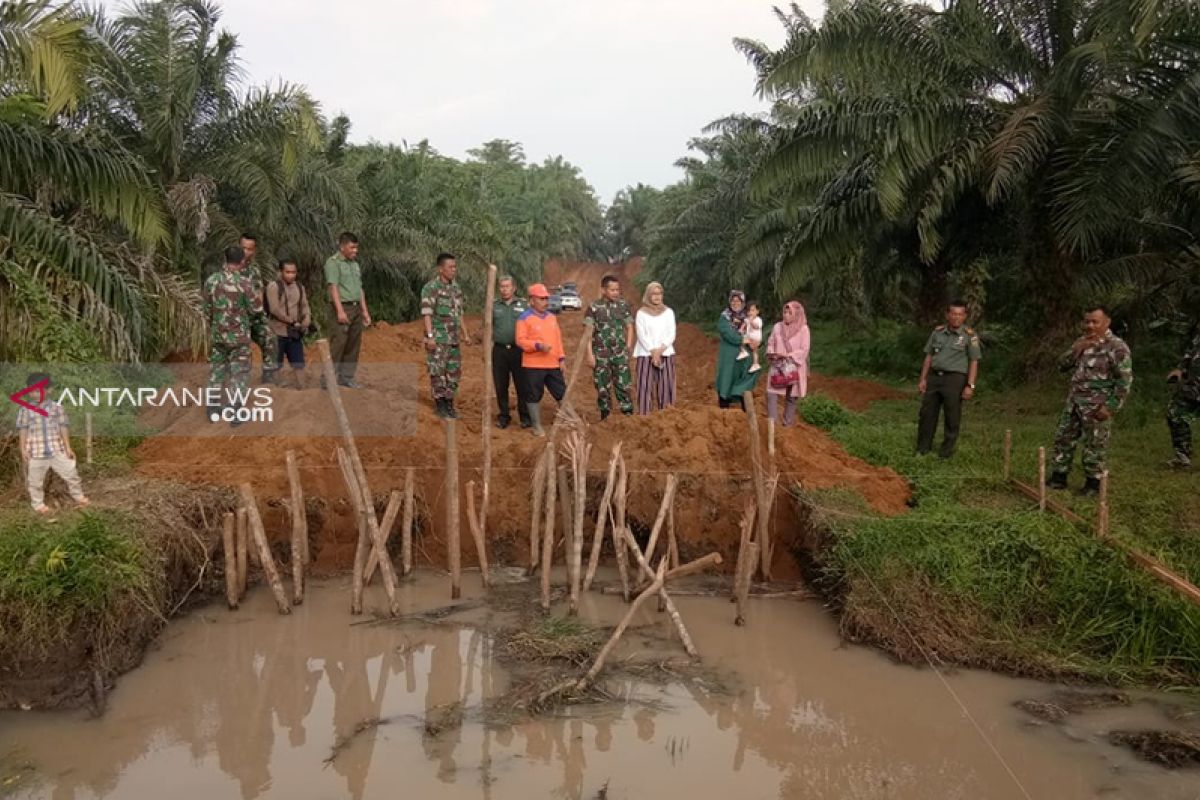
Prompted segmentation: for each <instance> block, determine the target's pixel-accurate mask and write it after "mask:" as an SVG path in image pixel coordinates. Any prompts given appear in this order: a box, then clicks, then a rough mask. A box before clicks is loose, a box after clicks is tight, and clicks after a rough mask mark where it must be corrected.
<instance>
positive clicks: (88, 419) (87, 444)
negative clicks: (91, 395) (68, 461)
mask: <svg viewBox="0 0 1200 800" xmlns="http://www.w3.org/2000/svg"><path fill="white" fill-rule="evenodd" d="M83 422H84V428H85V429H86V434H85V436H86V438H85V439H84V449H85V452H86V453H87V463H89V464H90V463H92V412H90V411H88V412H87V413H85V414H84V415H83Z"/></svg>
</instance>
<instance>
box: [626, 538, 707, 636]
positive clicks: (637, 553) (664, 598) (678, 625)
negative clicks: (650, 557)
mask: <svg viewBox="0 0 1200 800" xmlns="http://www.w3.org/2000/svg"><path fill="white" fill-rule="evenodd" d="M625 543H626V544H627V545H628V546H629V549H630V550H632V551H633V557H634V558H635V559H636V560H637V563H638V566H639V567H641V569H642V572H643V573H645V574H648V575H651V576H655V575H656V573H655V572H654V571H653V570H652V569H650V564H649V563H648V562H647V561H646V557H645V556H644V555H642V551H641V550H640V549H638V546H637V542H636V541H634V538H633V534H632V533H630V531H629V529H628V528H626V529H625ZM710 556H716V563H718V564H719V563H721V556H720V554H718V553H711V554H710ZM705 558H709V556H705ZM669 560H670V559H668V558H667V557H666V556H664V557H663V558H662V559H661V560H660V561H659V564H658V573H657V578H656V580H657V581H658V582H659V584H660V586H659V590H658V597H659V600H660V601H661V602H662V605H663V608H664V609H665V610H666V612H667V614H669V615H670V617H671V622H673V623H674V624H675V630H677V631H679V638H680V640H682V641H683V649H684V650H686V651H687V654H688V655H689V656H691V657H692V658H695V657H696V656H698V655H700V652H699V651H698V650H696V645H695V644H694V643H693V642H692V637H691V634H689V633H688V630H687V627H686V626H685V625H684V624H683V617H682V616H680V614H679V609H678V608H676V607H675V601H673V600H672V599H671V596H670V595H669V594H667V586H666V569H665V567H666V564H667V562H668V561H669ZM688 566H689V567H690V566H691V565H690V564H689V565H688ZM680 569H682V567H681V568H680ZM693 571H694V570H693Z"/></svg>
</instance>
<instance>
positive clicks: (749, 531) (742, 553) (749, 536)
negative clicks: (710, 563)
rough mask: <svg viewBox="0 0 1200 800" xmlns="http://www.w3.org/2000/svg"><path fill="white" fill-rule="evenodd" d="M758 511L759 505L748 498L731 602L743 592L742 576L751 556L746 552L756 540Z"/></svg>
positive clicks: (734, 571)
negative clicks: (754, 532)
mask: <svg viewBox="0 0 1200 800" xmlns="http://www.w3.org/2000/svg"><path fill="white" fill-rule="evenodd" d="M757 511H758V504H757V503H756V502H755V500H754V498H753V497H748V498H746V507H745V509H744V510H743V511H742V521H741V523H740V524H739V528H740V530H741V537H740V538H739V540H738V555H737V564H736V565H735V567H734V570H733V597H731V598H729V599H730V600H734V601H736V600H737V598H738V592H739V591H740V590H741V589H740V587H741V576H742V573H743V571H745V568H746V559H747V558H749V556H748V555H746V551H747V548H748V547H749V545H750V542H751V541H753V539H754V536H753V531H754V517H755V514H756V513H757ZM756 552H757V551H756ZM749 574H750V575H753V574H754V569H753V568H751V569H750V572H749Z"/></svg>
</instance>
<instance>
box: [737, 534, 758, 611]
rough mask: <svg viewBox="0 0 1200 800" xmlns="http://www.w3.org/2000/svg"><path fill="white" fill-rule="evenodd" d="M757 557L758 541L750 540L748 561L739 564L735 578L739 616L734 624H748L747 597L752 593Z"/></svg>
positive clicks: (747, 552) (747, 546)
mask: <svg viewBox="0 0 1200 800" xmlns="http://www.w3.org/2000/svg"><path fill="white" fill-rule="evenodd" d="M757 558H758V543H757V542H748V543H747V544H746V563H745V565H739V569H738V572H739V574H738V575H737V576H736V578H735V579H734V583H735V584H736V586H737V616H736V617H735V618H734V620H733V624H734V625H745V624H746V598H747V597H748V596H749V594H750V582H751V577H752V576H753V574H754V562H755V560H757Z"/></svg>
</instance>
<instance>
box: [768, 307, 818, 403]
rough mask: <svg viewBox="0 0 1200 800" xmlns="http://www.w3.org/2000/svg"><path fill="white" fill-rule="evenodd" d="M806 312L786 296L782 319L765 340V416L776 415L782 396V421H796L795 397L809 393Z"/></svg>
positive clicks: (808, 343)
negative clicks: (767, 363)
mask: <svg viewBox="0 0 1200 800" xmlns="http://www.w3.org/2000/svg"><path fill="white" fill-rule="evenodd" d="M809 346H810V341H809V333H808V316H807V315H806V314H805V313H804V306H802V305H800V303H799V302H798V301H796V300H789V301H788V302H787V303H786V304H784V306H783V322H778V323H776V324H775V327H774V328H772V329H771V338H770V339H769V340H768V341H767V360H768V361H769V362H770V364H771V367H770V369H769V370H768V372H767V416H768V417H769V418H771V419H778V416H777V406H778V404H779V398H780V397H783V398H784V408H783V424H784V425H785V426H788V425H792V424H794V423H795V421H796V400H798V399H799V398H801V397H805V396H807V395H808V350H809Z"/></svg>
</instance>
